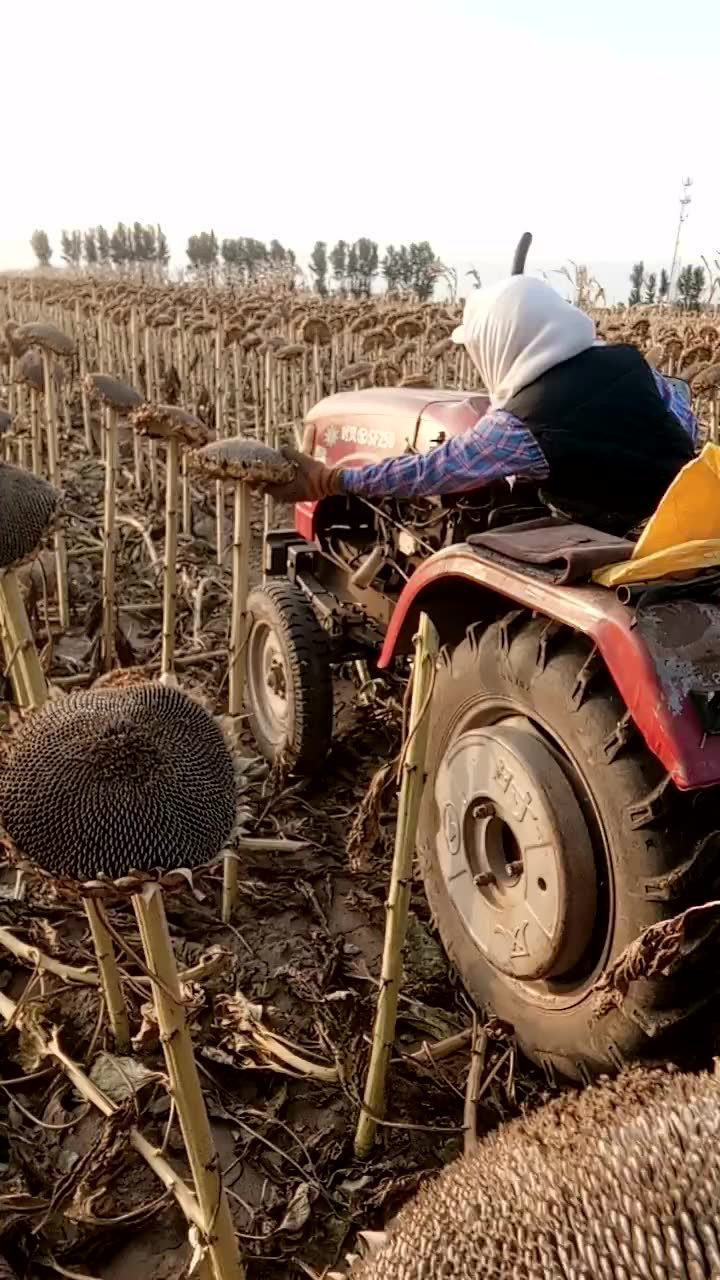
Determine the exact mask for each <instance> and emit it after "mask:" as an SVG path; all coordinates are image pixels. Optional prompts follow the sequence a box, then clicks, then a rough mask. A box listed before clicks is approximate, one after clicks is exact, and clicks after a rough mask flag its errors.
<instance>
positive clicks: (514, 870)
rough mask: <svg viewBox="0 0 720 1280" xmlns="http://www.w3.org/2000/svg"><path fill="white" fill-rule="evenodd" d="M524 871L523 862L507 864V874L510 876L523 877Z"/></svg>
mask: <svg viewBox="0 0 720 1280" xmlns="http://www.w3.org/2000/svg"><path fill="white" fill-rule="evenodd" d="M524 869H525V868H524V865H523V863H522V862H508V864H507V873H508V875H509V876H519V875H522V873H523V871H524Z"/></svg>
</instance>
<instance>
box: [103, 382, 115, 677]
mask: <svg viewBox="0 0 720 1280" xmlns="http://www.w3.org/2000/svg"><path fill="white" fill-rule="evenodd" d="M102 412H103V414H104V418H105V508H104V516H103V575H102V663H103V670H104V671H111V670H112V665H113V653H114V649H115V505H116V504H115V488H116V475H117V412H116V411H115V409H111V408H110V406H109V405H105V407H104V409H103V410H102Z"/></svg>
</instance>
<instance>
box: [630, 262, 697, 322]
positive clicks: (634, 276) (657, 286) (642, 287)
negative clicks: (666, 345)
mask: <svg viewBox="0 0 720 1280" xmlns="http://www.w3.org/2000/svg"><path fill="white" fill-rule="evenodd" d="M703 262H705V267H707V266H708V264H707V262H706V260H705V259H704V258H703ZM716 266H717V267H718V268H720V263H716ZM705 267H699V266H694V265H693V264H692V263H691V262H689V263H688V264H687V265H686V266H684V267H683V268H682V270H681V271H680V272H679V273H678V277H677V280H676V281H675V287H674V297H673V298H672V299H671V298H670V283H671V282H670V276H669V275H668V273H667V271H666V270H665V268H664V267H663V268H662V269H661V271H660V274H659V276H658V274H657V272H655V271H648V272H646V271H645V263H644V262H643V261H642V260H641V261H640V262H636V263H635V264H634V265H633V269H632V271H631V272H630V293H629V294H628V306H629V307H637V306H639V305H640V304H641V303H645V304H646V305H652V304H653V303H655V302H669V301H674V302H675V303H676V304H677V305H678V306H681V307H684V309H685V310H686V311H699V310H700V307H701V306H702V303H703V294H704V293H705V289H706V287H707V278H708V275H710V277H711V283H710V289H709V295H708V297H707V298H706V299H705V301H706V302H708V303H710V302H712V299H713V295H714V293H715V289H716V287H717V286H718V285H719V284H720V277H718V278H716V279H714V280H713V279H712V272H711V271H710V270H709V268H708V272H707V274H706V271H705Z"/></svg>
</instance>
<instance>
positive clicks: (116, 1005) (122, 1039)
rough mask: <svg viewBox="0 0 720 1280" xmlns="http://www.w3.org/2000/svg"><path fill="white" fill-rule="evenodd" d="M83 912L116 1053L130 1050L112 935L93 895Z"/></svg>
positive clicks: (124, 1005)
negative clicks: (88, 926)
mask: <svg viewBox="0 0 720 1280" xmlns="http://www.w3.org/2000/svg"><path fill="white" fill-rule="evenodd" d="M85 914H86V916H87V918H88V923H89V925H90V933H91V934H92V940H93V947H94V950H95V958H96V960H97V963H98V971H99V973H100V983H101V985H102V989H103V996H104V997H105V1008H106V1009H107V1015H108V1019H109V1022H110V1027H111V1029H112V1033H113V1039H114V1041H115V1048H116V1049H117V1051H118V1053H129V1052H130V1022H129V1020H128V1012H127V1006H126V1004H125V997H124V995H123V989H122V983H121V981H120V970H119V969H118V966H117V960H116V958H115V948H114V947H113V944H112V938H111V937H110V934H109V933H108V931H107V929H106V928H105V923H104V921H103V919H102V916H101V914H100V911H99V909H98V905H97V903H96V902H94V901H93V899H92V898H86V899H85Z"/></svg>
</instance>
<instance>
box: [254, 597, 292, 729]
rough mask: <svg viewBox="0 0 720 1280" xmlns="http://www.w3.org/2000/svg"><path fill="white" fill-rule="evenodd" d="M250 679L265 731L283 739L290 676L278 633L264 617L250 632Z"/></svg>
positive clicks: (285, 727)
mask: <svg viewBox="0 0 720 1280" xmlns="http://www.w3.org/2000/svg"><path fill="white" fill-rule="evenodd" d="M247 683H248V691H249V694H250V699H251V701H252V705H253V707H254V709H255V714H256V716H257V717H258V720H259V722H260V724H261V725H262V728H263V732H264V733H265V735H266V736H267V738H268V739H269V740H270V741H272V742H278V741H280V740H281V739H282V737H283V736H284V734H285V733H286V730H287V720H288V676H287V671H286V669H285V661H284V658H283V654H282V650H281V648H280V643H279V641H278V639H277V636H276V635H275V632H274V631H273V629H272V628H271V627H270V626H268V624H267V623H266V622H264V621H263V622H257V623H255V624H254V625H253V627H252V629H251V632H250V637H249V640H248V654H247Z"/></svg>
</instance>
